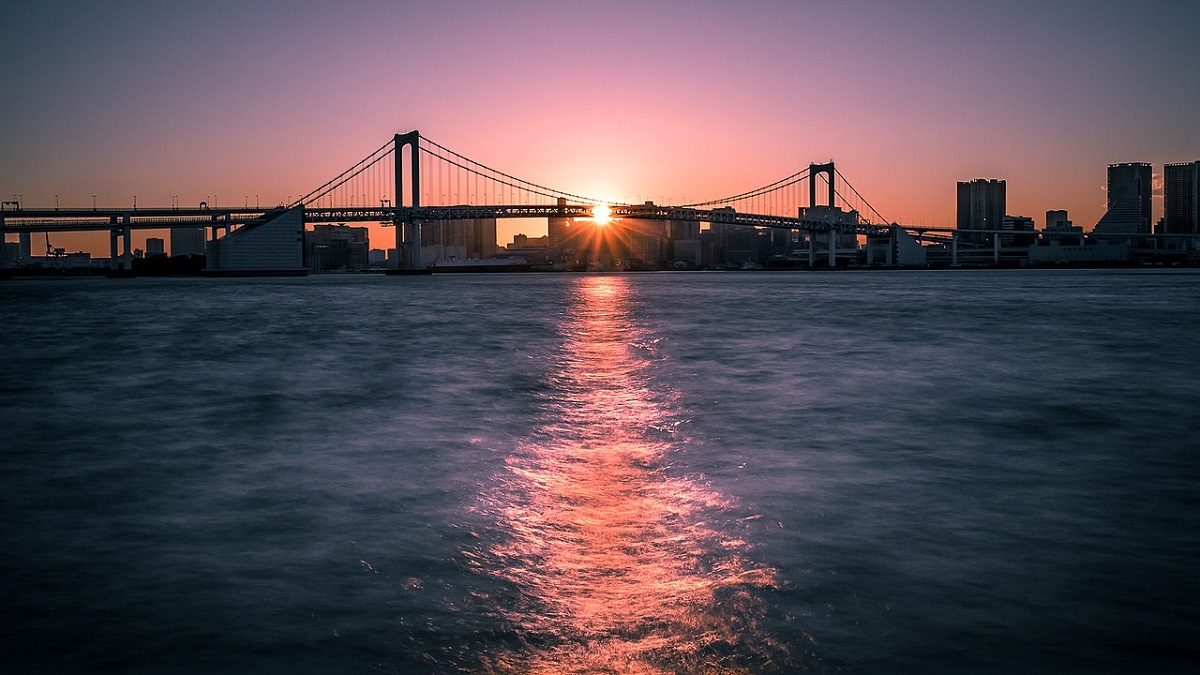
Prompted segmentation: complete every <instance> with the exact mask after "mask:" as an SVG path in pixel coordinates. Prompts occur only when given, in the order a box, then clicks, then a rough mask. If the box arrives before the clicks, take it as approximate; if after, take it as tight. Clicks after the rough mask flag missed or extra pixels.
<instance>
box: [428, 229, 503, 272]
mask: <svg viewBox="0 0 1200 675" xmlns="http://www.w3.org/2000/svg"><path fill="white" fill-rule="evenodd" d="M421 244H422V251H421V259H422V260H424V261H425V263H426V264H429V265H432V264H433V263H436V262H438V261H440V260H483V259H486V258H494V257H496V219H495V218H466V219H462V220H430V221H427V222H426V223H424V224H423V225H422V227H421Z"/></svg>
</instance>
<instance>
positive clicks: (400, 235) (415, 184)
mask: <svg viewBox="0 0 1200 675" xmlns="http://www.w3.org/2000/svg"><path fill="white" fill-rule="evenodd" d="M395 143H396V147H395V150H394V152H395V154H396V172H395V173H396V206H397V207H398V208H399V207H403V206H404V187H405V186H404V176H405V171H404V152H403V149H404V148H405V147H406V146H407V147H408V148H409V150H410V152H409V160H410V161H409V172H408V173H409V176H410V184H409V189H410V190H411V195H412V199H411V202H412V203H411V204H410V206H412V208H414V209H416V208H420V206H421V132H419V131H410V132H408V133H407V134H396V137H395ZM395 227H396V258H397V265H398V267H399V269H401V270H411V271H414V272H416V271H421V270H424V268H425V266H424V265H422V264H421V221H420V220H419V219H416V218H413V219H409V220H405V221H402V220H401V219H400V217H399V216H397V217H396V221H395Z"/></svg>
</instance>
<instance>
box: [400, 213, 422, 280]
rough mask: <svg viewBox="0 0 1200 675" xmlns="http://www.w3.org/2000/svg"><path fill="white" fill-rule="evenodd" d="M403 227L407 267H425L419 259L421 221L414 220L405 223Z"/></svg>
mask: <svg viewBox="0 0 1200 675" xmlns="http://www.w3.org/2000/svg"><path fill="white" fill-rule="evenodd" d="M404 229H405V233H404V237H405V239H407V240H408V242H407V243H408V260H407V262H408V269H410V270H421V269H425V265H424V264H423V263H422V261H421V221H419V220H414V221H413V222H411V223H408V224H406V225H405V226H404Z"/></svg>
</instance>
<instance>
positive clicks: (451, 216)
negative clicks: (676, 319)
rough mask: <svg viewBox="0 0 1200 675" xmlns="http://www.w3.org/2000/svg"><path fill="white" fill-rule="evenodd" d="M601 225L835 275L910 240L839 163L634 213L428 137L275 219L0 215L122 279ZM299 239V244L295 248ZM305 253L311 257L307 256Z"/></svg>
mask: <svg viewBox="0 0 1200 675" xmlns="http://www.w3.org/2000/svg"><path fill="white" fill-rule="evenodd" d="M819 202H823V203H819ZM601 213H604V214H606V215H607V216H608V217H610V218H613V219H619V220H629V221H639V220H640V221H658V222H662V223H670V222H684V223H696V224H698V223H700V222H706V223H709V224H710V227H712V226H732V227H740V228H771V229H777V230H780V229H781V230H789V231H798V232H804V233H806V234H807V236H808V241H809V247H810V264H811V263H814V262H815V261H816V259H817V255H816V252H817V249H816V246H817V244H816V242H817V239H818V238H822V239H823V240H824V242H825V245H826V246H827V249H828V261H829V264H830V265H831V266H832V265H833V264H835V256H836V254H837V247H838V245H839V244H838V242H839V241H843V242H844V241H846V240H847V239H849V238H852V239H854V240H857V238H858V237H866V238H867V241H868V243H870V242H871V241H872V240H873V239H874V240H875V241H883V240H884V239H885V238H886V239H887V240H888V243H886V244H884V247H885V248H886V250H887V255H886V263H887V264H889V265H891V264H895V257H894V256H893V255H892V252H893V249H895V247H896V241H897V237H899V236H905V235H906V234H907V231H906V229H905V228H904V227H902V226H900V225H898V224H896V223H889V222H888V221H887V219H885V218H884V217H883V216H881V215H880V214H879V212H878V211H876V210H875V208H874V207H872V206H871V205H870V204H869V202H867V200H866V199H865V198H863V196H862V195H861V194H860V193H859V192H858V190H857V189H855V188H854V186H853V185H851V184H850V182H849V181H847V180H846V178H845V176H843V175H842V174H841V172H839V171H838V170H837V168H836V166H835V165H834V163H833V162H829V163H825V164H810V165H809V166H808V167H806V168H804V169H803V170H800V171H797V172H795V173H793V174H791V175H789V176H786V177H784V178H781V179H779V180H776V181H774V182H771V183H769V184H766V185H763V186H761V187H758V188H755V189H751V190H746V191H743V192H740V193H737V194H733V195H730V196H726V197H721V198H717V199H710V200H705V201H701V202H696V203H689V204H680V205H659V204H654V203H652V202H645V203H642V204H625V203H618V202H614V201H612V200H608V199H604V198H600V197H595V196H589V195H582V194H577V193H573V192H568V191H565V190H560V189H556V188H552V187H548V186H546V185H543V184H540V183H534V182H532V181H529V180H525V179H522V178H518V177H516V176H514V175H511V174H509V173H505V172H503V171H501V170H498V169H495V168H493V167H491V166H488V165H485V164H482V163H480V162H478V161H475V160H473V159H471V158H469V157H467V156H465V155H463V154H460V153H458V152H455V151H453V150H451V149H449V148H447V147H445V146H443V145H441V144H439V143H436V142H434V141H433V140H430V139H428V138H425V137H423V136H422V135H421V134H420V132H418V131H411V132H408V133H404V134H396V135H394V137H392V138H391V139H389V140H388V141H387V142H386V143H384V144H383V145H382V146H380V147H379V148H377V149H376V150H375V151H373V152H371V153H370V154H368V155H367V156H366V157H364V158H363V159H361V160H359V161H358V162H356V163H354V164H353V165H351V166H350V167H349V168H347V169H346V170H344V171H342V172H340V173H339V174H337V175H336V176H334V177H333V178H332V179H330V180H328V181H326V182H325V183H323V184H322V185H320V186H319V187H317V188H315V189H314V190H312V191H310V192H309V193H308V194H305V195H303V196H301V197H299V198H298V199H296V200H294V201H292V202H290V203H284V204H279V205H277V206H274V207H271V208H266V209H263V208H258V207H257V206H256V207H254V208H251V207H250V206H249V204H246V205H244V206H242V207H236V206H233V207H230V206H226V207H217V206H215V205H208V204H206V203H201V204H200V205H199V207H197V208H181V207H179V206H178V205H175V206H171V207H141V208H137V207H134V208H115V209H114V208H96V207H95V206H94V205H93V208H91V209H86V208H84V209H78V208H62V209H60V208H57V207H55V208H54V209H26V208H22V207H21V205H20V204H18V203H15V202H6V203H5V204H4V208H3V209H0V234H10V233H16V234H22V233H26V234H28V233H42V232H45V233H56V232H77V231H108V232H109V234H110V249H111V257H110V265H111V267H112V268H113V269H114V270H119V269H128V266H129V263H130V249H131V243H130V241H131V238H130V233H131V231H132V230H146V229H157V230H164V229H167V230H170V229H175V228H206V230H207V231H208V232H210V233H211V234H210V237H209V246H208V251H209V255H210V258H211V257H220V256H219V252H220V251H221V250H222V246H223V245H225V244H230V245H229V246H226V247H225V248H227V249H230V250H232V244H231V242H238V241H242V242H248V244H249V245H250V246H256V247H259V249H261V250H259V251H258V252H257V254H255V255H247V254H246V252H245V251H242V252H241V253H238V254H236V255H234V254H231V253H230V252H229V251H226V255H224V259H226V260H229V259H231V257H230V256H231V255H232V259H233V260H235V261H236V260H241V261H242V262H241V263H237V262H232V263H229V264H234V265H235V267H236V264H242V265H259V266H260V267H261V266H262V265H264V264H265V265H266V266H267V268H268V269H267V271H270V269H269V268H270V266H271V265H273V264H274V263H272V262H270V261H266V262H264V260H265V258H264V256H263V255H262V253H263V251H266V250H267V249H268V248H271V247H275V248H278V247H280V246H282V247H284V248H295V244H296V242H297V241H301V242H302V240H303V238H304V226H305V225H315V224H330V223H336V224H344V223H362V222H379V223H383V224H385V225H388V226H393V227H394V228H395V249H396V252H397V255H396V256H395V257H394V262H393V267H394V268H395V269H396V271H397V272H405V271H408V272H420V271H423V270H426V269H427V265H426V264H425V261H423V260H422V253H421V250H422V245H421V242H422V228H423V227H425V226H427V225H429V224H432V223H440V222H446V221H467V220H476V219H505V218H539V219H540V218H545V219H571V220H574V219H596V218H597V216H598V215H600V214H601ZM281 224H283V225H282V226H281ZM297 227H298V228H299V229H298V230H297V229H296V228H297ZM288 228H290V229H288ZM697 229H698V225H697ZM273 230H274V231H275V234H274V235H272V236H269V235H268V234H267V233H268V232H271V231H273ZM913 231H915V232H917V234H918V236H919V237H928V236H929V235H928V234H927V232H928V230H927V229H922V230H915V229H914V230H913ZM297 232H298V237H296V236H293V235H295V234H296V233H297ZM935 236H936V235H935ZM289 237H290V239H289ZM910 238H911V237H910ZM289 242H290V243H289ZM119 243H122V244H123V245H122V246H121V247H120V248H122V249H123V252H119V246H118V244H119ZM843 245H844V244H843ZM300 247H301V250H302V244H300ZM243 248H245V247H243ZM256 255H257V258H256ZM287 255H291V254H290V253H288V254H287ZM302 255H303V253H301V256H302ZM0 258H3V256H0ZM256 260H257V262H256ZM217 262H218V263H219V264H223V263H220V261H217ZM209 266H210V268H215V267H216V266H217V264H214V261H213V260H210V261H209ZM300 266H302V265H300Z"/></svg>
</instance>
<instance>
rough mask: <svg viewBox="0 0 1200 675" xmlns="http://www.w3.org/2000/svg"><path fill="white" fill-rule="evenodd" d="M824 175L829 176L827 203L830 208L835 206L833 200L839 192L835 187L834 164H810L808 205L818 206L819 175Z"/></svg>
mask: <svg viewBox="0 0 1200 675" xmlns="http://www.w3.org/2000/svg"><path fill="white" fill-rule="evenodd" d="M819 173H823V174H826V175H827V176H829V201H828V202H826V204H828V205H829V206H830V207H832V206H833V200H834V197H835V196H836V194H837V192H836V190H834V187H833V176H834V173H835V169H834V167H833V162H829V163H827V164H809V165H808V205H809V206H816V205H817V174H819Z"/></svg>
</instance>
